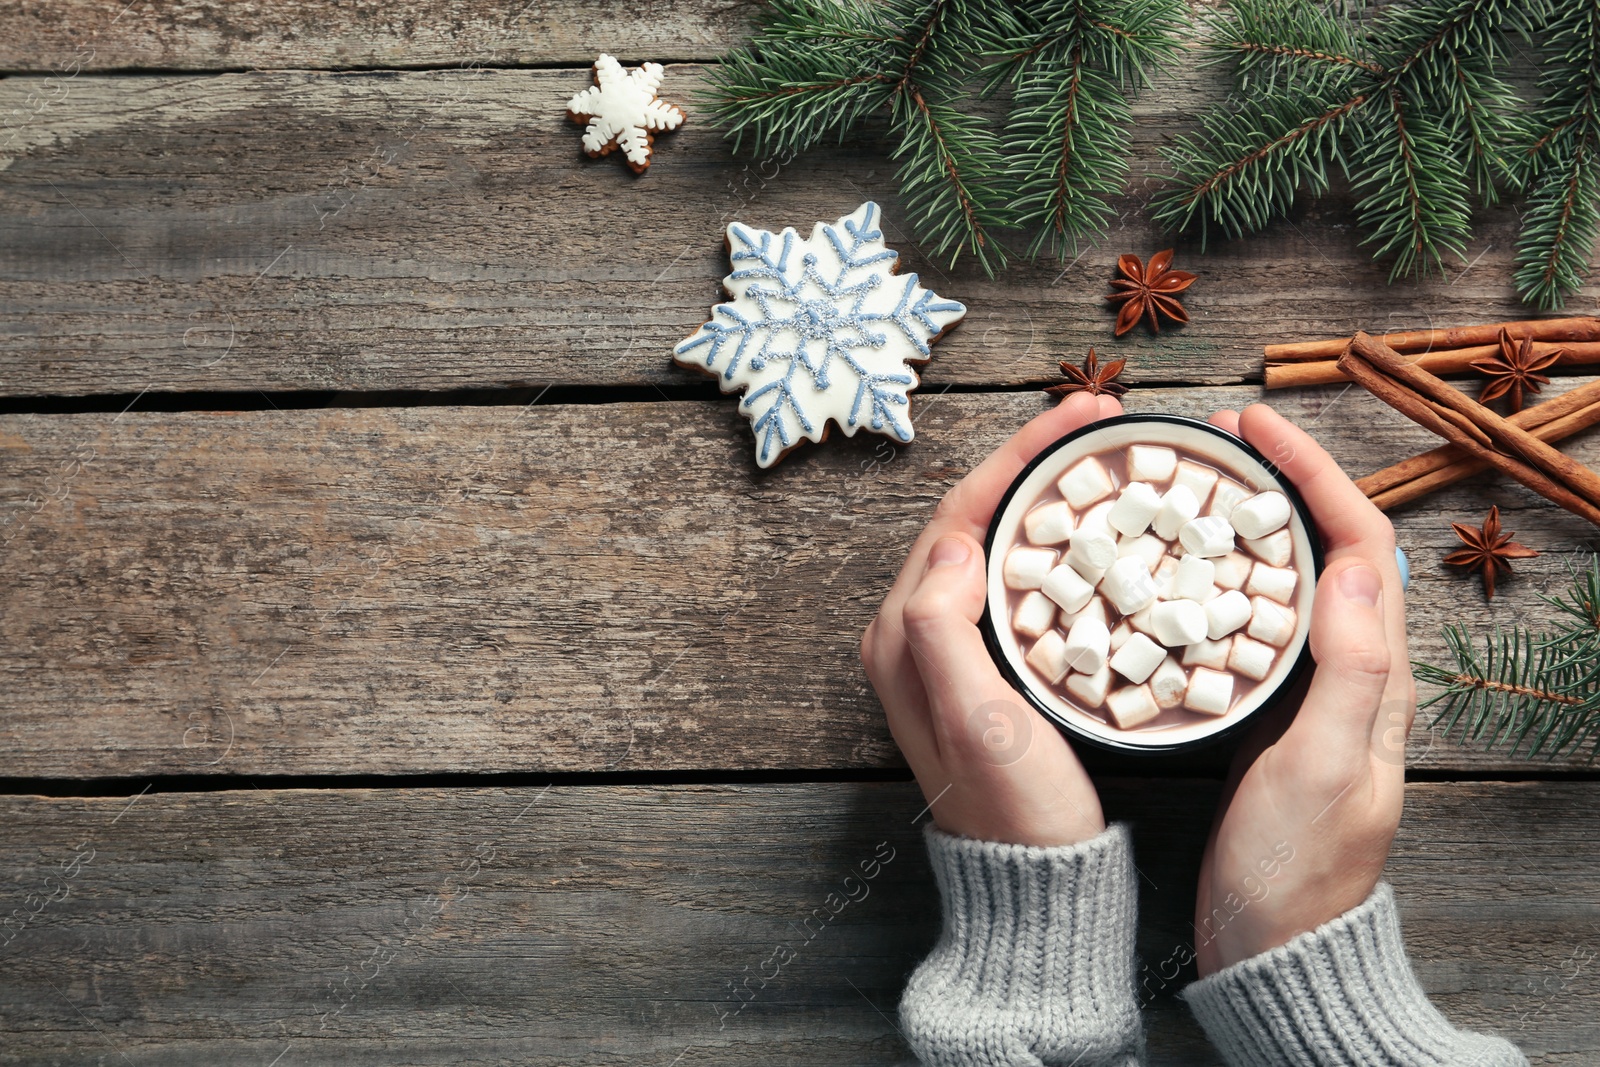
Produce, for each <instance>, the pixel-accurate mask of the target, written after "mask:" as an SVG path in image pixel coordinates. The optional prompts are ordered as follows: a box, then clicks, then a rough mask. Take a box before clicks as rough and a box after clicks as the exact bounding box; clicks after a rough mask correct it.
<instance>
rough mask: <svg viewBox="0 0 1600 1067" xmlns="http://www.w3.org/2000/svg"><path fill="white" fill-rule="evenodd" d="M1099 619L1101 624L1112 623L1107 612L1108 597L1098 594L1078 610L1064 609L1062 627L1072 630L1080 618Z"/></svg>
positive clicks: (1108, 624) (1107, 624)
mask: <svg viewBox="0 0 1600 1067" xmlns="http://www.w3.org/2000/svg"><path fill="white" fill-rule="evenodd" d="M1085 618H1088V619H1099V620H1100V625H1101V626H1110V625H1111V616H1110V615H1108V614H1107V613H1106V598H1105V597H1103V596H1097V597H1095V598H1094V599H1093V600H1090V601H1089V602H1088V603H1087V604H1085V605H1084V606H1083V607H1082V608H1081V609H1079V610H1078V611H1064V612H1062V613H1061V628H1062V629H1063V630H1070V629H1072V628H1073V626H1075V625H1076V624H1077V622H1078V620H1079V619H1085Z"/></svg>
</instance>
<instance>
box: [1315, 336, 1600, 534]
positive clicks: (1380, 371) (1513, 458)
mask: <svg viewBox="0 0 1600 1067" xmlns="http://www.w3.org/2000/svg"><path fill="white" fill-rule="evenodd" d="M1339 365H1340V366H1341V367H1342V368H1343V369H1344V371H1345V373H1346V374H1347V375H1349V376H1350V378H1351V379H1352V380H1353V381H1356V382H1359V383H1360V384H1361V385H1363V386H1365V387H1366V388H1367V389H1368V390H1369V391H1371V392H1372V394H1373V395H1374V396H1376V397H1378V398H1379V399H1380V400H1382V401H1384V403H1386V404H1388V405H1389V406H1391V407H1393V408H1394V409H1395V410H1397V411H1400V412H1401V413H1402V414H1404V415H1406V416H1407V417H1408V418H1410V419H1412V420H1413V421H1415V422H1417V423H1419V424H1420V425H1422V426H1424V427H1426V428H1427V429H1429V430H1432V431H1433V432H1434V433H1436V434H1438V435H1439V436H1440V437H1443V438H1445V439H1446V440H1447V441H1450V442H1452V443H1454V444H1456V445H1457V446H1459V447H1460V448H1461V449H1462V450H1463V451H1465V452H1466V453H1467V454H1468V455H1470V456H1472V457H1473V458H1474V459H1479V460H1483V461H1486V462H1487V463H1488V464H1489V465H1490V466H1492V467H1494V468H1495V469H1496V470H1499V471H1500V472H1502V473H1503V474H1506V475H1507V476H1509V477H1511V478H1514V479H1516V480H1517V481H1519V482H1521V483H1522V484H1523V485H1526V486H1527V487H1528V488H1529V489H1532V490H1533V491H1534V492H1536V493H1538V494H1539V495H1541V496H1543V497H1545V498H1546V499H1548V500H1551V501H1553V502H1555V503H1557V504H1559V505H1561V506H1562V507H1564V508H1566V509H1567V510H1568V511H1571V512H1573V513H1574V514H1576V515H1581V516H1582V517H1583V518H1585V519H1587V520H1589V521H1590V522H1592V523H1594V524H1595V525H1596V526H1600V475H1597V474H1595V472H1594V471H1592V470H1590V469H1589V468H1588V467H1585V466H1584V465H1583V464H1581V463H1579V462H1577V461H1576V460H1574V459H1572V458H1571V457H1569V456H1565V455H1562V453H1560V452H1559V451H1557V450H1556V449H1554V448H1552V447H1550V446H1549V445H1547V444H1545V443H1544V442H1543V441H1541V440H1539V439H1538V438H1537V437H1534V436H1533V435H1532V434H1530V433H1528V431H1526V430H1524V429H1522V428H1521V427H1519V426H1516V425H1514V424H1512V423H1510V422H1507V421H1506V420H1505V419H1502V418H1501V417H1500V416H1499V415H1497V414H1495V413H1494V412H1493V411H1491V410H1489V409H1488V408H1486V407H1484V406H1483V405H1482V404H1479V403H1477V402H1476V401H1474V400H1471V399H1468V398H1467V397H1466V396H1465V395H1464V394H1462V393H1461V392H1459V391H1458V390H1455V389H1452V388H1451V387H1450V386H1449V385H1447V384H1446V383H1445V382H1443V381H1441V380H1440V379H1438V378H1436V377H1434V376H1433V375H1432V374H1429V373H1428V372H1427V371H1425V370H1422V369H1420V368H1418V367H1414V366H1412V365H1410V364H1409V363H1407V362H1406V359H1405V357H1404V356H1402V355H1400V353H1398V352H1396V351H1394V350H1393V349H1392V348H1390V347H1389V346H1387V345H1385V344H1383V343H1382V342H1381V341H1377V340H1375V339H1374V338H1372V337H1370V336H1368V335H1367V334H1365V333H1357V334H1356V335H1355V337H1353V338H1351V340H1350V347H1349V348H1348V349H1347V350H1346V351H1345V354H1344V355H1343V356H1341V357H1340V358H1339ZM1447 412H1448V414H1446V413H1447ZM1468 425H1470V426H1471V427H1472V428H1473V430H1475V431H1476V432H1470V431H1468V430H1467V429H1465V428H1464V427H1465V426H1468ZM1480 434H1481V435H1482V439H1483V440H1487V441H1488V442H1489V444H1488V445H1487V446H1486V445H1484V444H1482V443H1480V439H1479V435H1480Z"/></svg>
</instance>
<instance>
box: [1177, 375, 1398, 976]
mask: <svg viewBox="0 0 1600 1067" xmlns="http://www.w3.org/2000/svg"><path fill="white" fill-rule="evenodd" d="M1211 421H1212V422H1213V423H1215V424H1216V425H1218V426H1220V427H1222V428H1223V429H1225V430H1228V431H1230V432H1233V433H1236V434H1238V435H1239V436H1241V437H1243V438H1244V439H1245V440H1246V441H1248V442H1250V444H1252V445H1254V446H1255V447H1256V449H1257V450H1258V451H1260V452H1261V453H1262V454H1263V455H1265V456H1266V457H1267V458H1269V459H1270V460H1272V462H1273V463H1274V464H1276V465H1277V466H1278V468H1279V469H1280V470H1281V471H1282V472H1283V474H1284V475H1285V477H1287V478H1288V480H1289V481H1290V482H1292V483H1293V484H1294V486H1295V488H1297V489H1298V490H1299V491H1300V495H1301V496H1302V497H1304V498H1305V502H1306V504H1307V505H1308V506H1309V508H1310V509H1311V513H1312V516H1313V518H1314V519H1315V521H1316V524H1317V528H1318V529H1319V530H1320V531H1321V532H1322V538H1323V545H1324V548H1325V550H1326V569H1325V570H1324V571H1323V574H1322V579H1321V581H1319V582H1318V583H1317V594H1316V599H1315V604H1314V606H1313V610H1312V617H1311V652H1312V656H1313V657H1314V658H1315V660H1316V664H1317V667H1316V672H1315V674H1314V675H1313V677H1312V679H1311V683H1310V685H1309V687H1307V689H1306V692H1305V697H1304V699H1303V700H1302V701H1301V702H1300V705H1299V709H1298V712H1296V709H1295V708H1294V706H1293V702H1292V701H1291V702H1289V704H1288V706H1286V707H1282V708H1280V709H1278V711H1277V712H1275V713H1273V714H1272V716H1271V718H1269V719H1267V720H1266V721H1264V722H1263V723H1262V724H1261V725H1260V726H1258V727H1257V728H1256V730H1255V733H1254V734H1252V735H1251V736H1250V737H1249V738H1248V739H1247V740H1246V742H1245V744H1244V747H1243V748H1242V749H1241V751H1240V752H1239V755H1238V757H1237V758H1236V759H1235V761H1234V767H1233V772H1232V774H1231V775H1230V778H1229V782H1228V785H1227V788H1226V789H1225V790H1224V793H1223V799H1222V806H1221V809H1220V810H1219V812H1218V817H1217V820H1216V823H1215V824H1214V826H1213V827H1212V830H1211V839H1210V841H1209V843H1208V844H1207V845H1206V853H1205V859H1204V861H1203V863H1202V864H1201V869H1200V885H1199V893H1198V897H1197V900H1196V902H1195V946H1196V954H1197V962H1198V965H1199V969H1200V975H1201V977H1204V976H1206V975H1208V974H1211V973H1213V972H1215V971H1218V970H1221V969H1222V968H1224V967H1227V966H1229V965H1231V964H1234V963H1237V962H1239V961H1240V960H1244V959H1248V958H1249V957H1251V956H1254V955H1257V954H1259V953H1261V952H1265V951H1266V950H1268V949H1270V948H1274V947H1276V946H1278V945H1282V944H1284V943H1285V942H1287V941H1289V940H1290V939H1292V938H1293V937H1294V936H1295V935H1296V934H1299V933H1302V932H1304V931H1307V930H1313V929H1315V928H1316V927H1318V926H1321V925H1322V924H1323V923H1325V922H1327V921H1329V920H1330V919H1335V918H1338V917H1339V916H1340V915H1343V914H1344V913H1345V912H1347V911H1349V910H1350V909H1351V908H1354V907H1356V906H1357V905H1359V904H1361V903H1362V902H1363V901H1365V900H1366V899H1367V897H1368V896H1369V895H1370V894H1371V893H1372V890H1373V888H1374V886H1376V885H1377V882H1378V877H1379V875H1380V874H1381V873H1382V871H1383V865H1384V861H1385V860H1386V859H1387V858H1388V856H1389V844H1390V842H1391V841H1392V840H1393V839H1394V833H1395V829H1396V828H1397V827H1398V826H1399V823H1400V807H1401V802H1402V799H1403V796H1404V792H1405V743H1406V736H1407V734H1408V733H1409V732H1410V729H1411V720H1412V718H1413V717H1414V715H1415V714H1416V687H1415V685H1414V684H1413V683H1412V680H1411V668H1410V664H1409V661H1408V658H1407V655H1406V626H1405V601H1404V595H1403V593H1402V591H1401V585H1400V571H1399V567H1398V565H1397V564H1396V562H1395V554H1394V530H1393V528H1392V527H1391V526H1390V525H1389V520H1388V519H1386V518H1384V516H1383V513H1382V512H1380V511H1379V510H1378V509H1377V508H1376V507H1374V506H1373V505H1372V504H1371V503H1370V502H1369V501H1368V500H1367V499H1366V497H1365V496H1363V495H1362V493H1361V491H1360V490H1359V489H1357V488H1356V487H1355V484H1354V483H1353V482H1351V481H1350V479H1349V478H1348V477H1347V476H1346V475H1345V474H1344V472H1343V471H1341V470H1340V469H1339V466H1338V464H1336V463H1335V462H1334V461H1333V457H1331V456H1329V455H1328V453H1327V452H1325V451H1323V449H1322V447H1321V446H1320V445H1318V444H1317V443H1316V442H1315V441H1313V440H1312V439H1311V438H1310V437H1309V436H1308V435H1306V434H1305V433H1304V432H1303V431H1301V430H1299V429H1297V428H1296V427H1295V426H1293V425H1291V424H1290V423H1289V422H1288V421H1286V420H1285V419H1284V418H1283V417H1282V416H1280V415H1279V414H1278V413H1277V412H1275V411H1273V410H1272V409H1271V408H1269V407H1266V406H1265V405H1262V404H1256V405H1254V406H1252V407H1249V408H1246V409H1245V410H1244V412H1243V413H1242V414H1235V413H1234V412H1231V411H1225V412H1220V413H1218V414H1217V415H1215V416H1213V417H1212V420H1211Z"/></svg>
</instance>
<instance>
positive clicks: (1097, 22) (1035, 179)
mask: <svg viewBox="0 0 1600 1067" xmlns="http://www.w3.org/2000/svg"><path fill="white" fill-rule="evenodd" d="M1182 22H1183V8H1182V6H1181V4H1180V3H1179V2H1178V0H1074V2H1072V3H1067V4H1061V3H1057V2H1040V0H1025V2H1020V3H1017V4H1015V5H1014V6H1013V7H1012V9H1011V19H1010V22H1009V24H1008V25H1009V28H1010V30H1011V33H1012V37H1011V39H1010V40H1009V41H1007V42H1005V43H1003V44H1002V46H1001V47H1000V48H999V49H998V51H997V52H996V55H995V57H994V60H993V64H994V67H995V74H994V75H993V76H992V81H991V84H993V83H994V82H997V81H999V80H1001V79H1007V78H1008V79H1009V80H1010V81H1011V83H1012V86H1013V91H1012V104H1011V112H1010V115H1009V116H1008V118H1007V120H1006V130H1005V151H1006V152H1007V154H1008V155H1009V156H1010V157H1011V159H1012V160H1013V165H1012V173H1013V178H1014V180H1015V182H1016V190H1015V195H1014V199H1013V202H1012V210H1013V215H1014V219H1015V224H1016V225H1018V226H1021V227H1025V228H1028V229H1032V230H1034V233H1035V236H1034V239H1033V242H1032V244H1031V245H1030V247H1029V253H1030V255H1038V254H1039V252H1040V251H1042V250H1044V249H1049V250H1050V251H1052V252H1053V253H1055V254H1058V255H1059V254H1062V253H1063V252H1065V251H1066V250H1068V249H1072V248H1075V246H1076V245H1077V243H1078V241H1079V240H1080V239H1081V238H1082V237H1084V236H1087V235H1095V234H1099V233H1102V232H1104V230H1105V224H1106V221H1107V220H1108V219H1109V218H1110V217H1111V214H1112V208H1111V204H1110V200H1111V198H1112V197H1114V196H1116V195H1117V194H1119V193H1120V192H1122V189H1123V185H1124V182H1125V180H1126V175H1127V172H1128V163H1127V158H1126V152H1127V140H1128V131H1129V129H1130V127H1131V126H1132V124H1133V113H1132V109H1131V108H1130V107H1129V104H1128V100H1127V96H1126V95H1125V94H1126V92H1127V91H1128V90H1130V89H1131V88H1133V87H1134V86H1136V85H1138V84H1140V83H1142V82H1143V81H1144V79H1145V78H1146V76H1147V72H1148V71H1149V69H1150V68H1151V67H1152V66H1154V65H1156V64H1158V63H1160V62H1163V61H1165V60H1167V59H1170V58H1171V57H1172V56H1173V55H1175V54H1176V52H1177V48H1178V30H1179V28H1180V27H1181V25H1182ZM1030 39H1032V40H1033V42H1034V43H1033V44H1031V45H1027V46H1026V47H1023V46H1022V45H1023V43H1024V42H1026V41H1028V40H1030Z"/></svg>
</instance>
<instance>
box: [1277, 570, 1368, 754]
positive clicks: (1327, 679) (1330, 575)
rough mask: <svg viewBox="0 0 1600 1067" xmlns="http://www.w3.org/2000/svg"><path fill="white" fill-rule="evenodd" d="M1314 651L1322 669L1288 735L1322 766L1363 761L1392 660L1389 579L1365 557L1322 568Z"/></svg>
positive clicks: (1313, 614)
mask: <svg viewBox="0 0 1600 1067" xmlns="http://www.w3.org/2000/svg"><path fill="white" fill-rule="evenodd" d="M1311 654H1312V656H1313V658H1315V660H1316V662H1317V669H1316V673H1315V674H1314V675H1313V676H1312V679H1311V685H1310V687H1309V688H1308V689H1307V691H1306V697H1305V700H1304V702H1302V704H1301V705H1300V712H1299V714H1298V715H1296V716H1295V720H1294V723H1293V724H1292V725H1291V726H1290V727H1289V730H1288V731H1287V733H1286V734H1285V735H1284V737H1285V740H1292V741H1293V742H1294V743H1296V744H1305V745H1307V746H1309V747H1310V750H1311V751H1312V752H1316V753H1319V754H1320V762H1321V763H1322V764H1323V765H1324V766H1326V765H1329V764H1332V765H1334V766H1337V765H1340V764H1343V765H1346V766H1348V765H1349V763H1350V762H1352V761H1354V760H1356V759H1358V758H1359V759H1360V760H1362V761H1365V759H1366V758H1367V756H1368V753H1369V749H1370V747H1371V744H1372V733H1373V724H1374V723H1375V722H1376V720H1377V716H1378V710H1379V708H1380V707H1381V706H1382V704H1383V693H1384V687H1385V685H1386V684H1387V683H1388V681H1389V671H1390V668H1391V667H1392V665H1393V663H1392V661H1393V657H1392V654H1391V652H1390V649H1389V641H1388V633H1387V631H1386V629H1385V625H1384V615H1383V579H1382V578H1381V577H1380V575H1379V573H1378V571H1377V569H1376V568H1375V567H1373V566H1372V565H1371V564H1369V563H1367V562H1366V561H1365V560H1363V559H1347V560H1341V561H1340V562H1339V563H1336V564H1334V565H1333V566H1331V567H1329V568H1328V569H1327V570H1326V571H1324V572H1323V575H1322V580H1321V581H1319V582H1318V583H1317V595H1316V599H1315V601H1314V603H1313V605H1312V608H1311Z"/></svg>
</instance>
